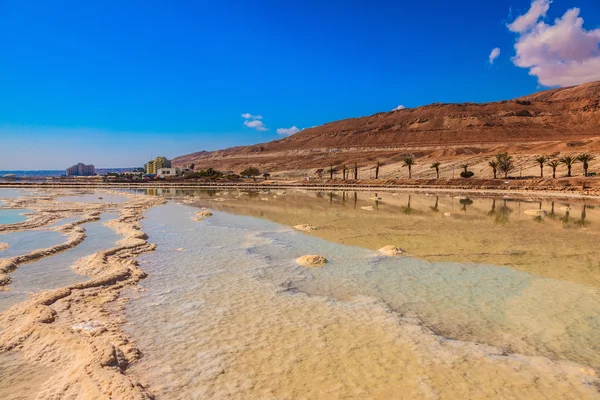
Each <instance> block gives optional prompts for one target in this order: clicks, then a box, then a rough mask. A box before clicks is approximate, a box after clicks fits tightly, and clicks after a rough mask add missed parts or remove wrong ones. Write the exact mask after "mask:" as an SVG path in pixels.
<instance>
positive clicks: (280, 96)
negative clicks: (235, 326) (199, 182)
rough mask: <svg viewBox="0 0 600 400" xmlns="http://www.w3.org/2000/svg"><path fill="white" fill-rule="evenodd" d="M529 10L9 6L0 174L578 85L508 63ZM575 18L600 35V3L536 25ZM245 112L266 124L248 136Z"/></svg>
mask: <svg viewBox="0 0 600 400" xmlns="http://www.w3.org/2000/svg"><path fill="white" fill-rule="evenodd" d="M537 1H542V2H543V1H547V0H537ZM530 5H531V0H495V1H487V2H486V1H481V0H477V1H475V0H462V1H455V2H448V1H447V0H444V1H442V0H430V1H427V2H418V1H413V2H405V1H393V2H392V1H346V2H342V1H335V2H334V1H326V2H323V1H252V2H251V1H220V2H216V1H210V2H209V1H176V0H172V1H168V2H167V1H161V2H159V1H135V0H130V1H112V0H103V1H94V0H88V1H81V0H78V1H68V0H56V1H52V2H50V1H32V0H0V170H3V169H4V170H5V169H63V168H65V167H67V166H69V165H71V164H74V163H76V162H79V161H83V162H86V163H94V164H95V165H96V166H97V167H128V166H137V165H141V164H143V163H144V162H145V161H146V160H147V159H148V158H150V157H151V156H157V155H165V156H167V157H170V158H171V157H175V156H177V155H182V154H187V153H190V152H194V151H199V150H213V149H219V148H223V147H228V146H233V145H240V144H251V143H258V142H265V141H269V140H273V139H277V138H280V137H282V136H281V135H279V134H278V133H277V129H280V128H291V127H294V126H295V127H298V128H306V127H311V126H314V125H320V124H323V123H326V122H329V121H333V120H338V119H342V118H348V117H358V116H364V115H369V114H373V113H376V112H379V111H389V110H391V109H393V108H395V107H396V106H398V105H400V104H401V105H404V106H406V107H416V106H420V105H424V104H428V103H433V102H466V101H474V102H484V101H493V100H501V99H508V98H514V97H517V96H521V95H525V94H528V93H531V92H534V91H536V90H538V89H539V88H541V87H543V85H540V83H539V81H540V80H542V81H544V82H550V83H554V82H563V81H567V80H568V79H578V78H577V77H575V78H572V77H568V78H564V79H563V80H560V81H557V80H553V79H557V78H556V76H555V75H552V76H551V77H550V78H548V77H547V76H542V74H540V76H531V75H530V74H529V72H530V70H529V68H527V67H518V66H516V65H515V64H514V62H513V61H512V60H511V57H513V56H515V48H514V46H515V42H516V40H517V38H518V37H519V35H523V36H524V35H525V33H523V32H524V31H523V32H516V30H515V31H513V32H511V31H510V30H509V29H508V28H507V24H508V23H511V22H513V21H514V20H515V18H516V17H518V16H519V15H522V14H524V13H526V12H527V11H528V10H529V8H530ZM573 7H578V8H580V10H581V12H580V16H581V17H582V18H583V19H584V20H585V24H584V28H585V29H587V30H593V29H596V28H598V27H599V26H600V4H599V3H598V1H597V0H554V2H553V3H552V4H551V6H550V8H549V10H548V11H547V13H546V14H545V15H544V16H542V17H541V19H540V20H544V21H547V22H548V24H552V23H553V21H554V20H555V18H559V17H561V16H562V15H563V14H564V13H565V12H566V11H567V10H569V9H571V8H573ZM591 46H593V43H592V44H591ZM496 47H498V48H499V49H500V55H499V57H498V58H496V59H495V60H494V63H493V64H490V63H489V61H488V57H489V55H490V52H491V50H492V49H493V48H496ZM588 50H589V49H588ZM596 50H598V48H597V46H596ZM525 56H527V55H525ZM525 56H524V57H522V59H523V60H525V59H526V57H525ZM592 61H596V60H595V59H594V60H592ZM526 62H527V61H523V62H522V64H523V63H526ZM548 73H549V74H551V73H550V72H548ZM552 73H554V72H552ZM561 73H562V72H561ZM565 79H567V80H565ZM550 86H551V85H550ZM244 113H250V114H252V115H254V116H256V115H260V116H262V119H260V120H259V119H254V121H255V122H254V123H249V125H250V126H254V127H249V126H246V125H245V124H244V122H245V121H246V122H247V123H248V122H251V121H252V120H253V119H252V118H251V119H244V118H242V117H241V115H242V114H244ZM256 121H260V122H256ZM261 127H262V128H263V130H261ZM257 128H259V129H257Z"/></svg>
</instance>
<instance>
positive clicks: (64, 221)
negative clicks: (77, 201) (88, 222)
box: [45, 216, 81, 228]
mask: <svg viewBox="0 0 600 400" xmlns="http://www.w3.org/2000/svg"><path fill="white" fill-rule="evenodd" d="M80 219H81V217H78V216H73V217H67V218H63V219H59V220H58V221H56V222H54V223H53V224H50V225H46V226H45V228H56V227H57V226H61V225H66V224H70V223H72V222H77V221H79V220H80Z"/></svg>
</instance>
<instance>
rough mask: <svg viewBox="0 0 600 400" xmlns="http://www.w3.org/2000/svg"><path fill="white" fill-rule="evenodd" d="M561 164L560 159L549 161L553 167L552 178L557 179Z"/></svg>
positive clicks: (549, 164)
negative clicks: (557, 170) (557, 169)
mask: <svg viewBox="0 0 600 400" xmlns="http://www.w3.org/2000/svg"><path fill="white" fill-rule="evenodd" d="M559 165H560V161H558V160H552V161H550V162H549V163H548V166H549V167H550V168H552V179H556V168H558V166H559Z"/></svg>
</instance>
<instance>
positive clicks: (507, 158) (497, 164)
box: [320, 153, 596, 180]
mask: <svg viewBox="0 0 600 400" xmlns="http://www.w3.org/2000/svg"><path fill="white" fill-rule="evenodd" d="M595 159H596V156H595V155H593V154H590V153H582V154H579V155H577V156H573V155H568V156H564V157H561V158H552V157H550V156H546V155H540V156H536V157H535V158H534V161H535V162H536V163H537V164H539V166H540V177H542V178H543V177H544V167H545V166H548V167H550V168H552V178H556V170H557V168H558V167H559V166H560V165H563V164H564V165H565V166H566V167H567V176H569V177H570V176H572V167H573V165H574V164H576V163H577V162H581V163H582V164H583V174H584V176H588V175H589V172H588V170H589V163H590V162H591V161H593V160H595ZM402 162H403V165H402V167H406V168H408V179H412V167H413V166H414V165H416V163H417V162H416V159H415V157H414V156H412V155H411V156H407V157H405V158H404V159H403V160H402ZM441 165H442V164H441V163H440V162H438V161H436V162H434V163H432V164H431V165H430V168H431V169H435V175H436V178H437V179H440V167H441ZM380 166H381V163H380V162H379V161H377V164H376V166H375V179H379V168H380ZM488 166H489V167H490V168H491V169H492V173H493V174H494V179H496V178H497V177H498V172H501V173H502V174H504V177H505V178H508V175H509V173H510V172H511V171H513V170H514V169H515V168H516V164H515V161H514V159H513V157H512V156H511V155H509V154H508V153H498V154H497V155H496V157H495V158H493V159H492V160H490V161H488ZM468 167H469V164H462V165H461V168H463V169H464V174H465V177H467V176H472V175H473V173H472V172H470V171H468ZM336 169H337V168H336V167H334V166H333V164H332V165H331V167H330V169H329V170H328V172H329V173H330V178H331V179H333V174H334V173H335V172H337V171H336ZM353 169H354V179H358V165H357V163H354V168H353ZM320 171H322V170H320ZM342 174H343V175H342V176H343V179H344V180H346V179H349V178H350V168H348V167H346V165H345V164H344V165H342Z"/></svg>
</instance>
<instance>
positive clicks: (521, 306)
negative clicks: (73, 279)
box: [127, 203, 600, 399]
mask: <svg viewBox="0 0 600 400" xmlns="http://www.w3.org/2000/svg"><path fill="white" fill-rule="evenodd" d="M196 210H197V209H194V208H191V207H187V206H182V205H177V204H174V203H170V204H168V205H165V206H161V207H157V208H155V209H152V210H150V211H149V212H148V213H147V219H146V220H145V221H144V228H143V229H144V231H146V232H147V233H148V234H149V235H150V240H151V241H153V242H155V243H157V245H158V250H157V251H156V252H154V253H151V254H147V255H144V256H142V257H141V258H140V259H141V263H142V264H141V265H142V268H143V269H144V270H146V271H147V272H148V273H149V274H150V277H149V278H147V279H146V280H145V281H143V282H142V287H143V288H144V289H145V291H142V292H140V293H135V294H131V296H132V297H133V299H134V300H133V301H132V302H131V303H130V304H129V306H128V313H127V319H128V321H130V324H129V325H128V330H130V331H131V333H132V334H133V336H134V337H136V338H138V339H139V347H140V350H141V351H142V352H143V353H144V358H143V359H142V361H141V362H139V363H138V364H136V365H134V366H133V367H132V371H133V372H134V373H136V374H138V375H140V376H143V377H145V379H147V380H148V382H149V383H151V385H152V389H153V390H155V391H156V393H157V394H158V395H159V397H161V398H206V397H215V398H224V397H229V398H249V397H250V398H252V397H254V398H349V397H350V398H391V397H393V398H506V397H514V398H557V399H559V398H560V399H563V398H573V399H575V398H581V397H582V396H584V397H588V396H590V397H593V396H597V394H598V392H597V390H596V389H595V388H594V387H593V386H592V385H590V384H588V383H587V382H588V381H587V380H588V379H593V378H594V376H595V372H594V370H593V368H597V367H598V366H600V360H599V358H598V355H597V354H598V350H599V349H600V339H599V337H598V335H597V334H596V333H597V331H598V324H599V317H600V293H599V292H598V290H597V289H596V288H595V287H593V286H586V285H583V284H577V283H573V282H568V281H561V280H555V279H551V278H544V277H538V276H534V275H532V274H530V273H526V272H522V271H519V270H515V269H511V268H508V267H503V266H495V265H489V264H481V263H455V262H444V261H441V262H431V261H425V260H422V259H419V258H414V257H400V258H396V257H391V258H390V257H383V256H381V255H379V254H378V253H376V252H374V251H371V250H369V249H365V248H361V247H356V246H347V245H342V244H339V243H334V242H330V241H327V240H323V239H321V238H318V237H313V236H309V235H306V234H304V233H299V232H295V231H293V230H291V229H290V228H288V227H285V226H283V225H279V224H276V223H272V222H269V221H266V220H264V219H256V218H249V217H243V216H239V215H234V214H230V213H215V215H214V216H213V217H212V218H208V219H206V220H203V221H201V222H198V221H195V220H193V219H192V217H193V216H194V214H195V212H196ZM304 254H320V255H323V256H325V257H326V258H328V259H329V261H330V263H329V264H327V265H325V266H324V267H322V268H317V269H306V268H304V267H301V266H298V265H297V264H296V263H295V259H296V258H297V257H299V256H301V255H304ZM490 346H491V347H490ZM514 353H518V354H522V355H517V354H514ZM513 354H514V355H513ZM553 360H556V361H558V363H557V362H556V361H553ZM575 363H577V364H575ZM567 374H569V379H567V378H565V376H566V375H567ZM571 374H574V375H571ZM579 385H581V386H579Z"/></svg>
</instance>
